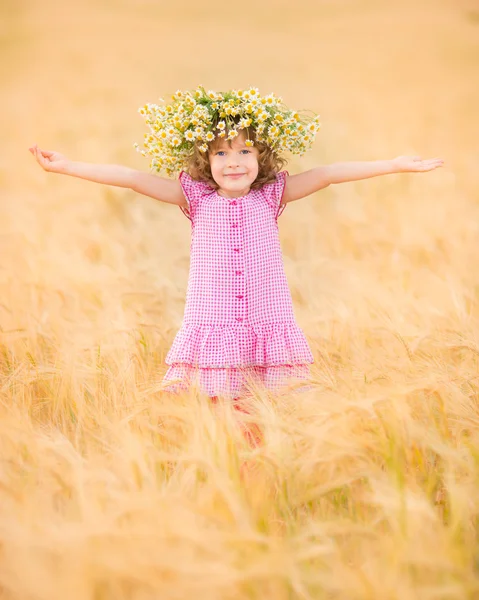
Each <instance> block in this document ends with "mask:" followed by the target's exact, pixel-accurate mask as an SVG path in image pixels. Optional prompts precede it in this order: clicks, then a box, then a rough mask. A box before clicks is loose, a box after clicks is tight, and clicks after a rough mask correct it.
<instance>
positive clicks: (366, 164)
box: [319, 160, 398, 185]
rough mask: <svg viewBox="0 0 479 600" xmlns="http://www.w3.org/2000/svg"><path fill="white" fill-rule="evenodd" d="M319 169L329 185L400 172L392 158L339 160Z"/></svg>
mask: <svg viewBox="0 0 479 600" xmlns="http://www.w3.org/2000/svg"><path fill="white" fill-rule="evenodd" d="M319 169H320V170H321V171H322V172H321V176H322V177H324V179H325V181H326V182H327V184H328V185H329V184H332V183H345V182H347V181H357V180H359V179H369V178H370V177H376V176H378V175H389V174H391V173H397V172H398V168H397V167H396V166H395V164H394V161H392V160H372V161H358V162H338V163H333V164H331V165H325V166H323V167H319Z"/></svg>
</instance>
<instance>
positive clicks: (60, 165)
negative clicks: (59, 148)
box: [29, 144, 68, 173]
mask: <svg viewBox="0 0 479 600" xmlns="http://www.w3.org/2000/svg"><path fill="white" fill-rule="evenodd" d="M29 150H30V152H31V153H32V154H33V156H34V157H35V158H36V160H37V163H38V164H39V165H40V166H41V167H42V169H44V170H45V171H49V172H50V173H62V172H63V169H64V167H65V165H66V164H67V162H68V159H67V158H66V157H65V156H63V154H60V153H59V152H52V151H50V150H41V149H40V148H39V147H38V146H37V144H35V145H34V146H32V147H31V148H29Z"/></svg>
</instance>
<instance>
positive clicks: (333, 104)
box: [0, 0, 479, 600]
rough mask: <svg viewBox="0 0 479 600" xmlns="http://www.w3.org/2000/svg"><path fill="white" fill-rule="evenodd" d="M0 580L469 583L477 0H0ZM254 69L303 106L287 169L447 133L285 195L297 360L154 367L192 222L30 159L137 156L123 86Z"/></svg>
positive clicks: (17, 599) (150, 91) (386, 597)
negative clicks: (255, 431) (368, 173)
mask: <svg viewBox="0 0 479 600" xmlns="http://www.w3.org/2000/svg"><path fill="white" fill-rule="evenodd" d="M0 49H1V58H0V78H1V83H2V95H1V108H2V110H1V115H0V125H1V131H2V144H1V150H0V190H1V207H2V218H1V219H0V253H1V254H0V256H1V262H0V389H1V396H0V398H1V402H0V598H2V599H5V600H87V599H88V600H90V599H91V600H127V599H128V600H129V599H131V600H158V599H162V600H163V599H164V600H170V599H171V600H183V599H193V598H198V599H205V600H246V599H257V600H259V599H264V598H271V599H274V600H292V599H298V600H310V599H311V600H313V599H314V600H316V599H318V600H322V599H324V600H326V599H328V600H333V599H334V600H370V599H375V600H392V599H394V600H396V599H397V600H412V599H420V600H443V599H448V600H449V599H451V600H452V599H454V600H463V599H469V598H470V599H474V598H479V539H478V534H479V381H478V380H479V371H478V362H479V326H478V318H479V310H478V290H479V259H478V255H477V248H478V242H479V203H478V197H479V169H478V166H477V165H478V163H479V145H478V142H477V140H478V139H479V116H478V106H479V10H478V6H477V4H476V3H475V2H473V1H472V0H471V1H470V2H466V1H463V0H436V1H435V2H432V1H429V0H416V1H415V2H413V1H410V0H405V1H404V2H399V3H398V2H397V3H392V2H381V1H379V0H335V1H333V0H299V2H295V3H293V2H286V1H285V0H277V1H276V2H269V1H268V0H263V1H262V2H253V1H252V0H245V1H244V2H242V3H234V4H233V3H231V4H226V3H222V2H219V1H218V0H212V1H209V2H208V1H205V2H204V3H199V2H193V1H192V0H185V2H184V3H182V4H181V5H179V4H175V3H172V2H170V3H167V2H155V1H154V0H85V1H84V2H81V3H74V2H72V0H67V1H65V2H62V3H60V2H54V1H53V0H44V1H42V2H40V1H39V0H37V1H34V0H22V1H17V0H2V3H1V5H0ZM198 84H203V85H205V86H206V87H207V88H211V89H220V90H223V89H229V88H239V87H244V86H249V85H254V86H257V87H259V88H260V91H261V92H263V93H269V92H271V91H273V92H275V93H277V94H279V95H281V96H283V98H284V100H285V102H286V103H287V104H288V105H290V106H292V107H294V108H296V109H299V108H309V109H311V110H314V111H315V112H318V113H320V114H321V117H322V122H323V127H322V130H321V132H320V134H319V135H318V138H317V142H316V144H315V146H314V149H313V150H312V151H311V152H310V153H308V154H307V155H306V156H304V157H303V158H297V157H294V158H293V159H291V160H290V162H289V165H288V170H289V171H290V173H296V172H299V171H301V170H304V169H307V168H311V167H312V166H314V165H318V164H323V163H330V162H336V161H344V160H373V159H385V158H394V157H395V156H397V155H400V154H418V155H421V156H423V157H425V158H429V157H434V156H440V157H442V158H444V159H445V161H446V163H445V166H444V167H443V168H442V169H440V170H437V171H434V172H432V173H426V174H403V175H389V176H387V177H382V178H377V179H370V180H366V181H361V182H356V183H348V184H341V185H337V186H330V187H329V188H327V189H326V190H323V191H322V192H319V193H317V194H315V195H313V196H311V197H309V198H305V199H302V200H300V201H297V202H293V203H291V204H289V205H288V206H287V208H286V210H285V212H284V213H283V215H282V216H281V218H280V220H279V225H280V235H281V244H282V248H283V252H284V261H285V269H286V274H287V277H288V281H289V284H290V288H291V291H292V295H293V301H294V306H295V313H296V318H297V321H298V324H299V325H300V326H301V327H302V328H303V330H304V332H305V334H306V336H307V338H308V341H309V343H310V346H311V348H312V350H313V353H314V357H315V364H314V365H313V370H312V384H313V390H312V391H310V392H307V393H303V394H301V395H296V396H295V395H288V394H286V395H283V396H273V395H271V394H268V393H267V392H266V391H264V390H258V392H257V394H255V397H254V399H253V400H252V402H251V406H250V410H251V415H250V416H249V417H248V419H249V420H250V421H251V420H253V421H254V422H255V423H258V424H259V425H260V426H261V428H262V430H263V433H264V443H263V444H262V445H261V446H259V447H256V448H255V447H252V446H250V445H249V444H248V443H247V441H246V440H245V438H244V436H243V433H242V428H243V427H244V426H247V425H248V423H247V416H246V415H244V416H241V415H239V414H237V412H236V411H233V410H232V409H231V407H230V406H228V405H227V404H224V403H223V404H219V405H218V406H212V405H210V404H209V403H208V401H207V399H206V398H204V397H202V395H201V394H198V393H195V392H194V391H192V392H191V393H188V394H183V395H180V396H178V397H176V398H174V397H171V396H169V395H166V394H164V393H162V391H161V389H160V388H161V379H162V376H163V374H164V373H165V371H166V368H167V367H166V365H165V364H164V358H165V355H166V352H167V351H168V348H169V346H170V344H171V343H172V341H173V338H174V335H175V333H176V331H177V330H178V328H179V326H180V324H181V320H182V316H183V308H184V302H185V292H186V284H187V277H188V268H189V239H190V237H189V236H190V223H189V221H188V220H187V219H186V218H185V217H184V216H183V215H182V213H181V211H180V210H179V209H178V208H177V207H175V206H171V205H166V204H162V203H159V202H156V201H154V200H152V199H149V198H145V197H140V196H138V195H137V194H135V193H133V192H132V191H129V190H125V189H119V188H113V187H107V186H100V185H97V184H93V183H90V182H86V181H83V180H79V179H74V178H68V177H62V176H59V175H53V174H48V173H45V172H44V171H42V170H41V169H40V168H39V167H38V165H37V164H36V163H35V161H34V159H33V158H32V156H31V155H30V153H29V152H28V147H29V146H30V145H32V144H33V143H38V144H39V146H40V147H43V148H47V149H54V150H57V151H60V152H62V153H63V154H66V155H67V156H68V157H70V158H72V159H74V160H82V161H92V162H102V163H108V162H110V163H118V164H124V165H127V166H130V167H133V168H137V169H144V170H147V169H148V164H147V160H146V159H144V158H142V157H141V156H140V155H139V154H137V153H136V152H135V151H134V149H133V143H134V142H141V140H142V138H143V133H144V129H143V127H144V125H143V122H142V119H141V118H140V116H139V115H138V113H137V109H138V107H139V106H141V105H142V104H144V103H145V102H156V101H157V100H158V99H159V97H165V96H167V95H168V94H170V93H173V92H174V91H175V90H176V89H178V88H179V89H189V88H193V87H196V86H197V85H198Z"/></svg>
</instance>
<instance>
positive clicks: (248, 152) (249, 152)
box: [241, 148, 251, 154]
mask: <svg viewBox="0 0 479 600" xmlns="http://www.w3.org/2000/svg"><path fill="white" fill-rule="evenodd" d="M241 152H242V153H244V152H246V154H251V150H246V148H245V149H244V150H241Z"/></svg>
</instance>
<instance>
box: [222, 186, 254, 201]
mask: <svg viewBox="0 0 479 600" xmlns="http://www.w3.org/2000/svg"><path fill="white" fill-rule="evenodd" d="M251 191H252V190H251V189H250V191H249V192H248V193H247V194H245V195H244V196H237V197H236V198H225V196H221V195H220V194H218V190H214V193H215V194H216V195H217V196H218V198H221V200H227V201H228V202H233V200H242V199H243V198H246V197H247V196H249V195H250V194H251Z"/></svg>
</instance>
